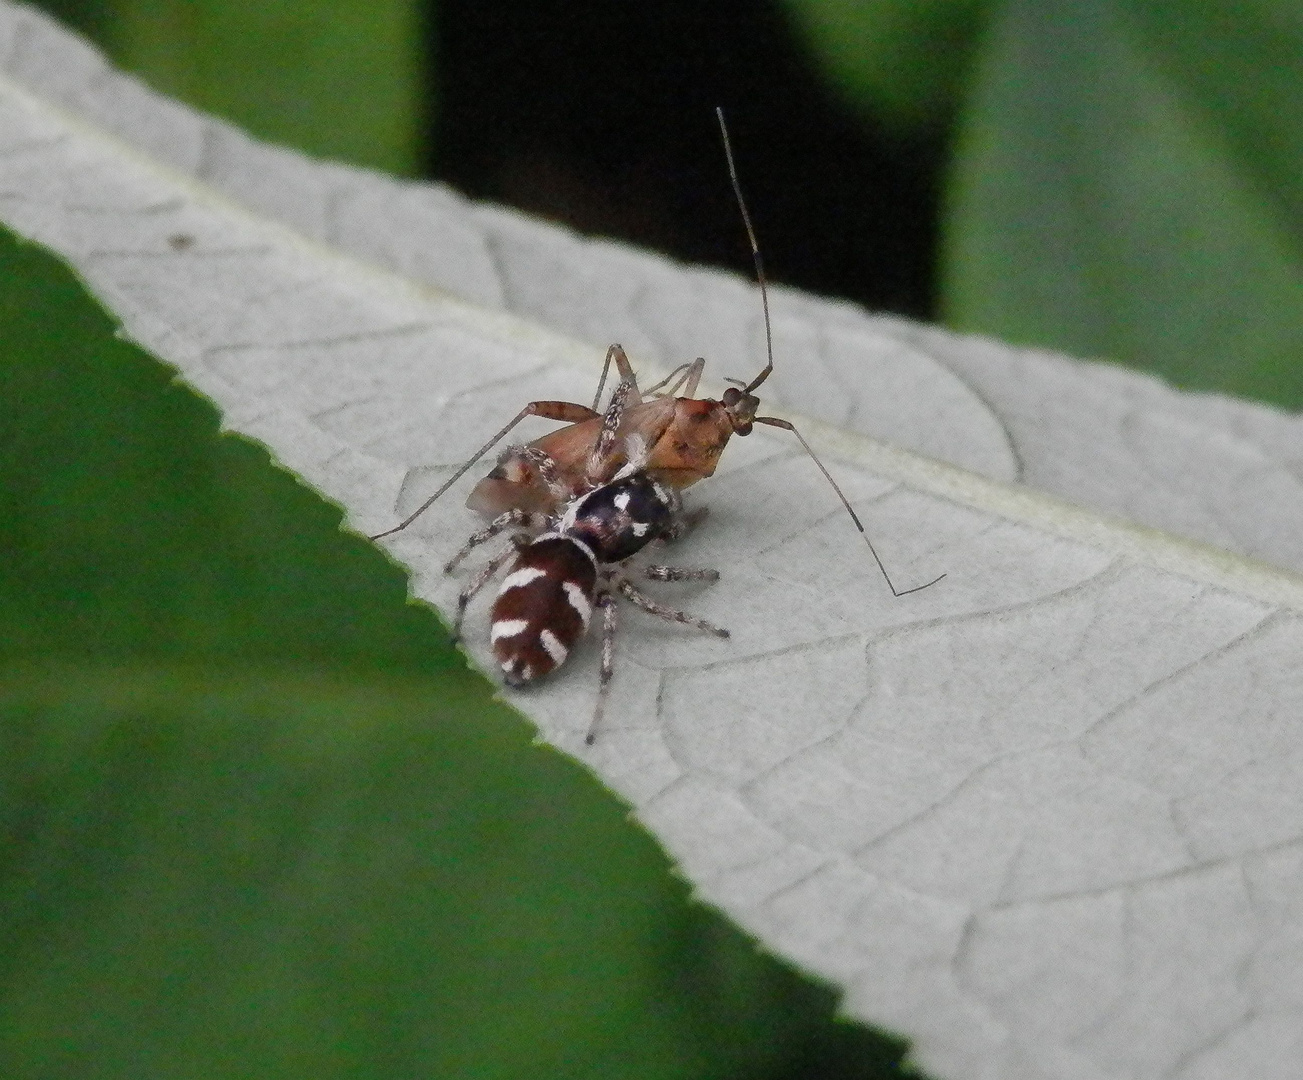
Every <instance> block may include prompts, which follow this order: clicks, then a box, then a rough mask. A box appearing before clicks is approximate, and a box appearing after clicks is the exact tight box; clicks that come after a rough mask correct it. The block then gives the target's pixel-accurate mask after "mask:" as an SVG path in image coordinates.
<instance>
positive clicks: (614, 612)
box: [584, 593, 619, 746]
mask: <svg viewBox="0 0 1303 1080" xmlns="http://www.w3.org/2000/svg"><path fill="white" fill-rule="evenodd" d="M597 606H598V607H599V608H601V609H602V673H601V675H600V676H599V679H600V681H599V682H598V684H597V705H596V706H595V707H594V708H593V722H592V723H591V724H589V725H588V734H587V735H585V736H584V742H585V743H586V744H587V745H589V746H592V745H593V740H594V739H596V738H597V725H598V724H600V723H601V722H602V714H603V713H604V712H606V698H607V695H608V694H609V693H610V692H611V673H612V672H613V671H614V670H615V629H616V623H617V622H618V618H619V616H618V609H617V608H616V603H615V597H614V596H612V595H611V594H610V593H603V594H602V596H601V598H600V599H599V600H598V601H597Z"/></svg>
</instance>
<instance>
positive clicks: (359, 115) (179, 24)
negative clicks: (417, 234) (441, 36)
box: [48, 0, 433, 175]
mask: <svg viewBox="0 0 1303 1080" xmlns="http://www.w3.org/2000/svg"><path fill="white" fill-rule="evenodd" d="M48 6H49V7H50V8H51V10H52V11H53V12H54V13H55V14H58V15H61V16H66V15H68V14H74V15H76V16H77V19H76V22H77V24H78V25H81V26H82V27H83V28H84V29H86V30H87V31H88V32H91V33H95V34H96V36H97V38H98V39H99V40H100V42H101V44H103V45H104V47H105V48H106V49H107V50H108V52H109V54H110V55H111V56H112V57H113V58H114V60H115V61H116V62H117V63H118V64H120V65H122V66H123V67H125V68H126V69H127V70H128V71H131V72H134V73H135V74H137V75H140V76H141V77H143V78H144V79H145V81H146V82H148V83H149V84H150V85H151V86H153V87H155V88H156V89H158V90H161V91H163V92H164V93H167V94H170V95H172V96H174V97H177V98H180V99H181V100H182V101H185V102H188V103H189V104H191V105H193V106H195V107H196V108H200V109H205V110H207V111H209V112H213V113H216V114H217V115H218V116H221V117H224V118H225V119H227V120H230V121H232V122H233V123H235V124H238V125H239V126H240V127H243V128H245V129H246V130H248V131H249V132H250V133H251V134H253V135H255V136H257V137H259V138H261V139H266V140H268V141H270V142H277V143H283V144H285V145H288V146H293V147H296V148H297V149H300V150H304V151H306V152H308V153H310V154H316V155H320V156H322V157H332V158H337V159H340V160H343V161H348V162H351V163H353V164H355V165H365V166H369V167H372V168H378V169H385V170H388V171H389V172H392V173H399V174H403V175H416V174H418V173H420V172H421V171H423V164H424V142H425V134H426V129H427V127H428V118H429V115H430V111H431V108H432V106H431V103H430V101H429V95H430V88H431V86H432V85H433V83H432V80H431V79H430V77H429V63H430V58H429V54H428V49H427V47H426V38H427V34H426V18H427V8H426V6H424V5H421V4H418V3H416V2H415V0H371V2H369V3H361V2H358V0H324V2H323V0H271V2H268V3H258V4H232V3H229V2H225V0H198V2H182V0H105V2H104V3H102V4H99V5H74V4H72V3H71V2H70V0H59V2H51V3H50V4H49V5H48ZM88 7H89V8H90V9H91V10H86V9H87V8H88Z"/></svg>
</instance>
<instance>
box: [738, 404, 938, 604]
mask: <svg viewBox="0 0 1303 1080" xmlns="http://www.w3.org/2000/svg"><path fill="white" fill-rule="evenodd" d="M755 422H756V423H757V424H768V425H769V426H770V427H776V428H782V429H783V430H784V431H790V432H791V433H792V434H793V435H795V436H796V438H797V440H798V441H799V442H800V444H801V445H802V446H803V447H805V452H806V453H807V454H809V455H810V460H811V461H813V462H814V463H815V464H816V465H818V466H819V471H820V472H821V473H823V475H824V479H825V480H827V481H828V483H830V484H831V485H832V489H833V491H835V492H837V498H839V499H841V501H842V506H844V507H846V512H847V513H848V514H850V516H851V520H852V521H853V522H855V527H856V528H857V529H859V530H860V535H861V536H862V537H864V542H865V543H866V544H868V545H869V554H870V555H872V556H873V561H874V562H875V563H877V564H878V570H879V571H881V573H882V579H883V580H884V581H885V582H886V583H887V588H889V589H890V590H891V594H892V596H908V595H909V594H910V593H916V592H922V591H923V590H924V589H927V588H930V587H931V586H933V585H935V584H936V583H937V582H938V581H940V580H941V579H942V578H943V577H945V576H946V575H945V574H938V575H937V576H936V577H934V578H933V579H932V580H931V581H929V582H926V583H925V584H923V585H914V586H913V587H911V588H908V589H898V588H896V585H895V583H894V582H893V581H892V580H891V575H890V574H888V573H887V568H886V567H885V566H884V565H883V564H882V557H881V556H880V555H879V554H878V549H877V548H875V547H874V546H873V541H872V540H870V539H869V534H868V533H867V532H865V531H864V523H863V522H862V521H860V515H859V514H857V513H856V512H855V508H854V507H853V506H851V504H850V501H849V500H848V499H847V498H846V496H845V495H844V494H843V493H842V489H841V488H840V487H839V486H838V484H837V481H836V480H834V479H833V478H832V473H830V472H829V471H828V470H827V469H826V468H825V467H824V464H823V462H822V461H820V460H819V455H818V454H816V453H815V452H814V450H813V449H812V448H811V446H810V444H809V443H808V442H806V441H805V436H804V435H802V434H801V433H800V432H799V431H797V430H796V428H795V427H794V426H793V425H792V424H790V423H788V422H787V421H786V420H780V419H778V417H776V416H757V417H756V418H755Z"/></svg>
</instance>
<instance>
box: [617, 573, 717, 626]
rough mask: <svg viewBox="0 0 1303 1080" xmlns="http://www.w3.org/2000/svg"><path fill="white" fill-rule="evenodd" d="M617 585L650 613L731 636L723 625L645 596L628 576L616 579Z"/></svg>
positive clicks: (632, 600) (626, 596)
mask: <svg viewBox="0 0 1303 1080" xmlns="http://www.w3.org/2000/svg"><path fill="white" fill-rule="evenodd" d="M615 587H616V588H617V589H619V590H620V595H621V596H623V597H625V598H626V599H627V600H628V601H629V602H630V603H632V604H634V605H636V606H637V607H640V608H642V609H643V611H645V612H647V614H648V615H655V616H657V617H658V618H662V619H667V620H669V621H670V622H676V623H685V624H686V625H688V626H695V627H696V628H697V629H698V630H705V631H706V633H708V634H714V635H715V636H716V637H721V638H726V637H728V636H729V633H728V631H727V630H725V629H724V628H723V627H722V626H716V625H715V624H714V623H711V622H707V621H706V620H705V619H698V618H695V617H694V616H692V615H689V614H687V613H686V612H683V611H677V610H676V609H674V608H671V607H666V606H665V605H664V604H660V603H657V602H656V601H655V600H653V599H652V598H651V597H650V596H645V595H644V594H642V593H640V592H639V591H638V590H637V588H635V587H634V584H633V582H631V581H629V579H628V578H620V579H618V580H617V581H616V583H615Z"/></svg>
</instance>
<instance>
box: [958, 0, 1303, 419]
mask: <svg viewBox="0 0 1303 1080" xmlns="http://www.w3.org/2000/svg"><path fill="white" fill-rule="evenodd" d="M1256 10H1257V11H1258V16H1259V18H1258V21H1257V22H1256V23H1255V22H1254V21H1253V17H1252V16H1250V17H1249V19H1248V25H1249V27H1250V31H1248V32H1245V33H1244V34H1241V35H1238V36H1236V35H1231V36H1227V35H1226V34H1224V33H1223V34H1222V36H1221V44H1220V45H1217V46H1215V47H1214V46H1208V45H1206V44H1205V43H1204V38H1203V37H1202V36H1201V31H1200V29H1199V28H1200V27H1203V28H1204V29H1206V30H1208V31H1209V32H1210V33H1211V30H1212V28H1213V27H1214V26H1215V25H1216V24H1217V23H1218V17H1217V13H1216V9H1214V8H1211V7H1208V6H1206V5H1201V4H1198V3H1193V2H1191V3H1187V4H1179V5H1178V4H1175V3H1168V4H1166V5H1149V6H1148V7H1147V8H1139V9H1133V7H1132V6H1129V5H1126V4H1122V3H1098V4H1092V5H1087V6H1085V7H1083V6H1082V5H1080V4H1068V3H1065V2H1063V0H1053V2H1051V3H1030V2H1023V0H1018V2H1013V3H1009V4H1007V5H1006V6H1005V8H1004V10H1003V12H1002V13H1001V16H1000V17H999V19H997V20H995V21H994V22H993V24H992V26H991V27H990V33H989V36H988V38H987V39H986V40H985V42H984V44H983V46H982V51H981V58H980V63H979V64H978V65H977V68H976V71H975V75H974V80H975V81H974V86H973V92H972V98H971V100H970V101H969V103H968V105H967V107H966V110H965V116H964V120H963V124H962V129H961V133H960V137H959V142H958V147H957V151H956V156H955V162H954V167H953V176H952V188H951V191H950V193H949V210H948V219H947V222H946V225H945V252H944V262H945V270H944V282H943V295H944V306H945V311H946V315H947V317H948V319H949V321H950V322H952V323H953V324H954V325H956V326H958V327H960V328H961V329H965V330H975V331H980V332H983V333H989V334H997V335H1000V336H1002V337H1005V338H1008V339H1011V340H1013V341H1019V342H1026V343H1035V344H1038V345H1044V346H1049V347H1052V348H1059V349H1064V350H1069V351H1072V352H1075V353H1078V354H1083V353H1084V354H1095V355H1100V356H1104V357H1108V358H1111V359H1115V360H1121V361H1124V362H1127V363H1130V364H1133V365H1135V366H1138V367H1142V368H1145V369H1148V370H1150V371H1154V372H1156V373H1158V374H1161V375H1164V376H1165V377H1167V378H1168V379H1171V380H1172V381H1173V382H1175V383H1177V384H1178V385H1183V386H1189V387H1198V388H1206V389H1222V390H1229V391H1233V392H1236V393H1240V394H1247V395H1252V396H1257V397H1261V398H1265V399H1267V400H1270V401H1274V402H1277V403H1280V404H1284V405H1294V406H1297V405H1299V404H1303V366H1301V365H1299V364H1298V363H1297V357H1298V350H1299V342H1300V341H1301V340H1303V263H1301V261H1300V250H1299V242H1300V236H1299V231H1298V225H1297V214H1296V212H1295V211H1294V209H1293V207H1294V206H1295V205H1296V200H1297V192H1298V191H1299V190H1300V188H1299V185H1298V181H1297V179H1295V180H1294V181H1292V182H1291V184H1290V185H1288V186H1287V187H1285V188H1284V189H1283V190H1282V191H1281V194H1280V196H1279V197H1278V198H1269V197H1264V192H1266V191H1268V190H1273V189H1274V188H1275V187H1276V184H1277V180H1276V178H1277V177H1279V176H1281V175H1283V174H1284V173H1286V172H1288V171H1289V166H1287V164H1286V162H1287V160H1288V159H1289V157H1290V155H1291V154H1294V148H1295V147H1297V146H1298V145H1299V144H1300V134H1299V131H1300V129H1299V121H1298V118H1297V116H1295V115H1293V112H1294V111H1295V110H1292V109H1286V108H1284V107H1283V105H1284V102H1285V101H1286V100H1287V99H1291V92H1292V100H1297V98H1298V95H1299V93H1300V91H1303V69H1300V68H1299V66H1298V65H1297V64H1291V65H1288V66H1287V67H1285V68H1274V67H1273V64H1274V63H1275V61H1276V60H1279V59H1280V56H1281V55H1282V48H1283V47H1284V45H1285V43H1286V42H1289V41H1293V42H1294V44H1293V54H1292V55H1294V56H1297V55H1299V44H1298V43H1299V40H1300V39H1299V38H1298V37H1297V36H1296V37H1293V38H1291V37H1289V35H1290V34H1291V33H1294V30H1292V29H1291V28H1290V26H1289V25H1286V23H1285V22H1284V21H1281V23H1280V24H1279V26H1278V27H1277V29H1276V31H1275V32H1273V33H1268V32H1267V26H1268V24H1267V22H1266V20H1265V15H1266V9H1265V8H1261V7H1260V8H1258V9H1256ZM1135 11H1144V12H1147V14H1145V17H1144V18H1140V17H1139V16H1137V15H1136V14H1135ZM1238 11H1239V9H1238V8H1237V13H1238ZM1186 14H1189V15H1191V16H1192V17H1194V18H1195V22H1194V24H1193V27H1191V26H1185V27H1182V28H1181V29H1172V30H1170V31H1169V30H1167V29H1166V28H1167V27H1173V28H1175V27H1177V26H1179V25H1180V20H1181V18H1183V17H1184V15H1186ZM1160 16H1161V18H1160ZM1201 20H1202V21H1201ZM1291 25H1292V26H1293V27H1294V28H1295V29H1296V28H1297V20H1296V19H1295V20H1293V22H1292V24H1291ZM1268 43H1270V44H1271V47H1268ZM1222 59H1226V60H1228V66H1227V67H1226V69H1225V70H1224V71H1219V72H1218V71H1215V70H1214V69H1216V67H1217V64H1218V63H1219V62H1220V61H1221V60H1222ZM1231 60H1233V61H1234V62H1233V63H1229V61H1231ZM1232 82H1238V83H1239V87H1238V89H1237V90H1236V92H1235V93H1234V94H1233V95H1231V96H1230V97H1229V98H1228V99H1227V100H1229V101H1230V104H1229V105H1227V106H1226V107H1224V108H1217V107H1214V106H1213V104H1212V102H1213V101H1214V100H1215V99H1216V98H1217V97H1218V95H1219V94H1220V92H1221V90H1223V89H1225V88H1226V87H1228V86H1229V84H1230V83H1232ZM1273 113H1274V114H1275V116H1274V117H1273ZM1294 160H1295V161H1297V156H1296V155H1295V157H1294ZM1294 171H1295V173H1296V172H1297V169H1295V170H1294Z"/></svg>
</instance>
